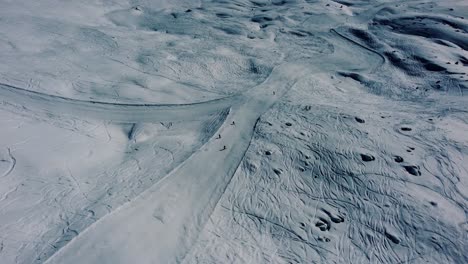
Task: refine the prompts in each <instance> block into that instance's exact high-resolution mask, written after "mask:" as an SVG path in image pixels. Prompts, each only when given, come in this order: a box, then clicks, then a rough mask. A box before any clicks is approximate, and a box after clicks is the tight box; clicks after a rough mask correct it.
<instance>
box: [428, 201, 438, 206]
mask: <svg viewBox="0 0 468 264" xmlns="http://www.w3.org/2000/svg"><path fill="white" fill-rule="evenodd" d="M429 203H430V204H431V205H432V206H437V203H436V202H434V201H431V202H429Z"/></svg>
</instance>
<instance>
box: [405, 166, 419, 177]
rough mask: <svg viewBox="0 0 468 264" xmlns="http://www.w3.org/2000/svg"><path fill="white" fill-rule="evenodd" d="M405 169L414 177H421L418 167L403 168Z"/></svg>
mask: <svg viewBox="0 0 468 264" xmlns="http://www.w3.org/2000/svg"><path fill="white" fill-rule="evenodd" d="M403 168H405V170H406V171H407V172H408V173H409V174H411V175H413V176H421V172H420V171H419V167H418V166H414V165H406V166H403Z"/></svg>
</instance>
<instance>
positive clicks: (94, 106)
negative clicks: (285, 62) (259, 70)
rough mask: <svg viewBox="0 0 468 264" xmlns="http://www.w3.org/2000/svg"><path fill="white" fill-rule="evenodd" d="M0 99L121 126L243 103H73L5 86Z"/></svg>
mask: <svg viewBox="0 0 468 264" xmlns="http://www.w3.org/2000/svg"><path fill="white" fill-rule="evenodd" d="M0 96H1V97H2V101H3V104H4V105H11V104H14V102H21V104H22V108H24V107H27V108H31V109H30V111H33V112H38V111H39V112H41V111H42V112H45V113H50V114H55V115H68V116H78V117H81V118H85V119H86V118H87V119H97V120H108V121H112V122H122V123H135V122H164V121H180V120H190V119H191V118H192V119H193V118H196V117H200V116H206V115H210V114H215V113H218V112H220V111H221V110H223V109H227V108H229V106H230V105H233V104H235V103H237V102H238V101H239V99H240V96H230V97H225V98H220V99H215V100H211V101H207V102H199V103H192V104H124V103H110V102H99V101H85V100H78V99H71V98H66V97H61V96H56V95H49V94H43V93H39V92H35V91H29V90H26V89H23V88H19V87H15V86H11V85H6V84H2V83H0ZM22 110H24V109H22Z"/></svg>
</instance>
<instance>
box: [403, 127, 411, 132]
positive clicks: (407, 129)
mask: <svg viewBox="0 0 468 264" xmlns="http://www.w3.org/2000/svg"><path fill="white" fill-rule="evenodd" d="M400 129H401V131H411V130H412V129H411V128H410V127H402V128H400Z"/></svg>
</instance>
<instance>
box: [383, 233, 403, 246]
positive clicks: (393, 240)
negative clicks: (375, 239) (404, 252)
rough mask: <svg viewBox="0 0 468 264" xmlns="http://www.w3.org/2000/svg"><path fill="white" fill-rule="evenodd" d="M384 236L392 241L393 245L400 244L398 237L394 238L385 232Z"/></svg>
mask: <svg viewBox="0 0 468 264" xmlns="http://www.w3.org/2000/svg"><path fill="white" fill-rule="evenodd" d="M385 236H386V237H387V238H388V239H390V241H392V242H393V243H395V244H400V239H399V238H398V237H396V236H395V235H393V234H390V233H388V232H385Z"/></svg>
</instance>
